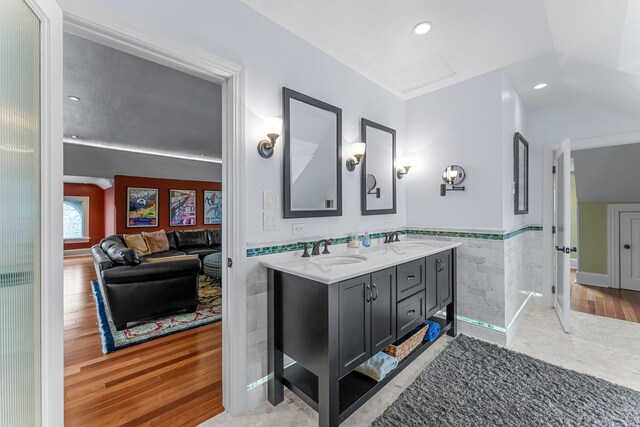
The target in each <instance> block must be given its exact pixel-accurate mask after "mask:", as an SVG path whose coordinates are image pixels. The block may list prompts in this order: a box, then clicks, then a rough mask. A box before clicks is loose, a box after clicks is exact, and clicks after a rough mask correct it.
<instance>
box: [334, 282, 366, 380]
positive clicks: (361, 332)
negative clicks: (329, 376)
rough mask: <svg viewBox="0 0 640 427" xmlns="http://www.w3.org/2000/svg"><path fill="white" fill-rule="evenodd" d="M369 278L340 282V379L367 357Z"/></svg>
mask: <svg viewBox="0 0 640 427" xmlns="http://www.w3.org/2000/svg"><path fill="white" fill-rule="evenodd" d="M369 279H370V275H368V274H367V275H365V276H360V277H356V278H353V279H349V280H346V281H344V282H340V283H339V286H340V308H339V312H340V376H341V377H342V376H344V375H346V374H348V373H349V372H350V371H351V370H353V368H355V367H356V366H358V365H359V364H361V363H362V362H364V361H365V360H367V359H368V358H369V357H370V351H369V350H370V349H371V304H370V301H371V283H370V280H369Z"/></svg>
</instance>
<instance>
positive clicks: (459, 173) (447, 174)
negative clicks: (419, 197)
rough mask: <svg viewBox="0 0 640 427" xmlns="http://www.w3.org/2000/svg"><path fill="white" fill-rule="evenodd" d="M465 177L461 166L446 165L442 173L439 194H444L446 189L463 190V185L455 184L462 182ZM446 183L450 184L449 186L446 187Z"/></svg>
mask: <svg viewBox="0 0 640 427" xmlns="http://www.w3.org/2000/svg"><path fill="white" fill-rule="evenodd" d="M465 178H466V174H465V172H464V169H463V168H462V166H458V165H451V166H449V167H447V168H446V169H445V170H444V172H443V173H442V181H444V184H440V195H441V196H446V195H447V191H464V186H459V185H456V184H462V182H463V181H464V179H465ZM447 185H451V187H449V188H447Z"/></svg>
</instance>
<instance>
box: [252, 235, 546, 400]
mask: <svg viewBox="0 0 640 427" xmlns="http://www.w3.org/2000/svg"><path fill="white" fill-rule="evenodd" d="M541 230H542V227H540V226H538V225H527V226H523V227H520V228H518V229H516V230H510V231H508V232H499V231H495V230H491V231H488V230H436V229H427V228H417V227H405V228H404V230H402V232H403V234H405V235H407V236H408V237H410V238H416V239H420V238H424V239H433V240H446V241H457V242H460V243H461V244H462V245H461V246H460V247H459V248H458V296H457V299H458V313H457V315H458V320H460V322H458V330H459V332H461V333H465V334H468V335H471V336H476V337H479V338H483V339H487V340H490V341H492V342H495V343H497V344H502V345H506V344H508V343H509V342H510V341H511V339H512V338H513V336H514V335H515V332H516V330H517V327H518V323H519V322H518V320H519V319H521V318H522V317H524V316H523V314H524V313H525V311H526V307H527V306H528V305H529V304H530V303H531V302H532V300H540V298H537V297H539V296H540V295H541V289H542V284H541V281H542V266H541V263H542V231H541ZM384 232H385V231H382V230H380V231H377V232H374V233H371V238H372V241H373V245H379V244H382V240H383V237H384ZM302 240H305V241H308V242H309V243H313V241H314V240H315V239H302ZM300 241H301V239H300V238H297V239H288V240H282V239H280V240H278V241H261V242H248V243H247V248H248V249H247V378H246V384H247V386H246V388H247V396H248V401H249V408H255V407H257V406H258V405H260V404H261V403H262V402H264V401H265V400H266V399H267V388H266V382H267V377H266V376H267V373H268V371H267V270H266V268H265V267H263V266H262V264H261V262H262V261H263V260H264V257H269V258H272V259H278V260H281V259H286V258H291V259H294V258H297V257H299V256H300V255H301V250H302V245H301V244H300V243H299V242H300ZM347 241H348V238H347V236H343V237H338V238H334V245H346V243H347ZM286 362H287V361H286V360H285V363H286Z"/></svg>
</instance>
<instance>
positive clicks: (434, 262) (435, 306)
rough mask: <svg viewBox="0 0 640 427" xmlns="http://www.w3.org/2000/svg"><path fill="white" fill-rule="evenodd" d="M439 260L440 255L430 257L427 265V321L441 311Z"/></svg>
mask: <svg viewBox="0 0 640 427" xmlns="http://www.w3.org/2000/svg"><path fill="white" fill-rule="evenodd" d="M438 258H439V254H436V255H431V256H428V257H427V259H426V263H425V281H426V285H427V293H426V297H425V301H426V305H427V308H426V312H427V319H428V318H429V317H431V316H433V315H434V314H436V313H437V312H438V310H439V309H440V299H439V298H438ZM440 258H441V257H440Z"/></svg>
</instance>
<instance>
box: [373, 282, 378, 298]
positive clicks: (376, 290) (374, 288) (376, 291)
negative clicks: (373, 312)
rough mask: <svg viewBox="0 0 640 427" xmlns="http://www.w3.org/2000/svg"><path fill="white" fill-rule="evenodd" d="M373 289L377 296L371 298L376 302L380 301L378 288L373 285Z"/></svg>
mask: <svg viewBox="0 0 640 427" xmlns="http://www.w3.org/2000/svg"><path fill="white" fill-rule="evenodd" d="M371 289H373V290H374V291H375V294H373V296H372V297H371V299H373V300H374V301H375V300H377V299H378V288H376V284H375V283H374V284H373V285H371Z"/></svg>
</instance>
